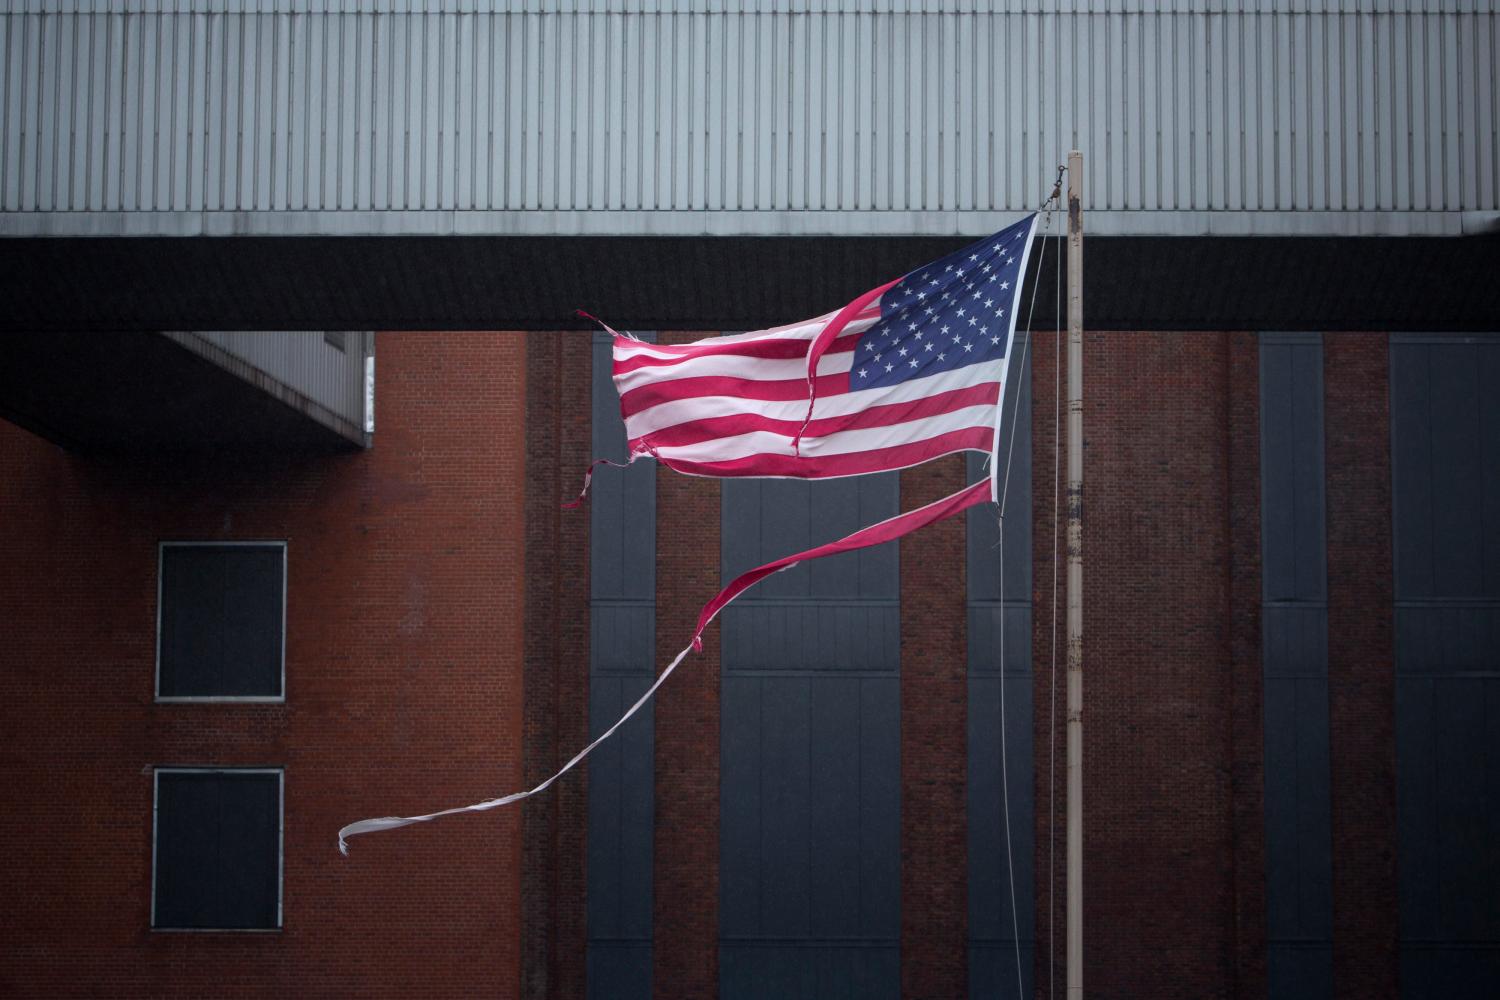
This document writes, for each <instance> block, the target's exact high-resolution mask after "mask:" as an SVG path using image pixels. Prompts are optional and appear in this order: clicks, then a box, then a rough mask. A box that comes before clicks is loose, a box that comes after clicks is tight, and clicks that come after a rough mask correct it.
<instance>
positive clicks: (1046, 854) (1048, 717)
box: [1031, 333, 1068, 1000]
mask: <svg viewBox="0 0 1500 1000" xmlns="http://www.w3.org/2000/svg"><path fill="white" fill-rule="evenodd" d="M1032 336H1033V340H1032V343H1031V579H1032V591H1031V676H1032V686H1031V711H1032V716H1031V717H1032V735H1031V745H1032V755H1033V756H1032V761H1033V768H1034V775H1033V778H1034V782H1035V783H1034V786H1033V797H1032V801H1033V802H1034V803H1035V815H1034V817H1033V819H1034V822H1033V829H1034V830H1035V836H1036V839H1035V841H1034V852H1035V853H1034V854H1033V856H1032V859H1033V860H1032V870H1033V872H1035V877H1034V884H1035V886H1036V901H1035V902H1036V905H1035V909H1034V911H1033V912H1034V919H1035V924H1034V926H1035V927H1036V956H1035V960H1034V961H1033V962H1032V974H1033V976H1034V977H1035V978H1034V991H1033V992H1034V995H1035V996H1036V997H1038V998H1049V1000H1050V998H1053V997H1056V996H1057V995H1059V993H1060V991H1061V990H1062V988H1063V984H1064V982H1065V974H1066V971H1067V970H1066V968H1065V966H1064V965H1063V957H1064V942H1065V941H1066V940H1067V925H1066V919H1067V914H1066V909H1065V907H1066V905H1067V882H1066V879H1065V870H1064V867H1063V866H1064V865H1065V864H1066V861H1067V854H1066V833H1067V826H1066V815H1067V791H1066V785H1067V771H1066V767H1067V742H1066V740H1067V732H1066V725H1065V723H1066V721H1067V716H1066V710H1067V691H1068V689H1067V630H1066V628H1067V627H1066V624H1065V616H1066V612H1067V592H1066V587H1067V576H1066V573H1067V568H1066V549H1065V546H1066V544H1067V541H1066V537H1065V532H1066V525H1065V523H1064V521H1063V518H1065V517H1066V512H1065V508H1064V506H1063V491H1064V490H1065V489H1066V488H1067V474H1068V472H1067V469H1068V465H1067V462H1068V458H1067V452H1066V449H1067V440H1066V438H1064V437H1055V436H1054V435H1056V434H1057V433H1058V432H1059V431H1061V430H1063V429H1064V428H1063V427H1059V423H1062V424H1064V425H1065V424H1066V421H1067V417H1066V414H1065V411H1063V410H1061V409H1060V408H1059V406H1058V404H1059V399H1058V397H1059V396H1062V397H1063V399H1062V401H1061V402H1062V403H1063V405H1066V396H1067V391H1068V389H1067V383H1066V382H1061V381H1059V377H1060V376H1061V375H1062V374H1064V373H1065V372H1066V371H1067V357H1066V353H1065V352H1066V350H1067V343H1066V341H1067V337H1066V336H1063V337H1055V336H1053V335H1052V334H1051V333H1034V334H1033V335H1032ZM1054 490H1055V493H1054ZM1054 501H1055V506H1054ZM1054 531H1055V532H1056V534H1055V535H1054ZM1054 547H1055V554H1056V559H1055V560H1054V558H1053V555H1054ZM1054 563H1055V566H1054ZM1054 568H1055V570H1056V593H1055V595H1054V592H1053V582H1054V581H1053V572H1054ZM1054 601H1055V603H1056V610H1057V614H1056V620H1055V621H1054V616H1053V614H1052V612H1053V604H1054ZM1054 629H1055V631H1056V638H1057V648H1056V656H1055V658H1054V655H1053V653H1054V650H1053V643H1052V640H1053V632H1054ZM1054 750H1055V751H1056V754H1055V756H1054V754H1053V751H1054ZM1053 804H1055V806H1056V808H1055V809H1054V808H1052V806H1053ZM1049 872H1050V878H1049ZM1049 949H1050V952H1049ZM1049 958H1050V961H1049Z"/></svg>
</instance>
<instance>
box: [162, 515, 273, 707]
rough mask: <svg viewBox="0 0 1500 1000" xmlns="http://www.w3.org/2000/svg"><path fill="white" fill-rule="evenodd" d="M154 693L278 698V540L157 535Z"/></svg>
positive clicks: (178, 696)
mask: <svg viewBox="0 0 1500 1000" xmlns="http://www.w3.org/2000/svg"><path fill="white" fill-rule="evenodd" d="M159 583H160V586H159V591H158V597H157V599H158V601H159V605H158V615H159V618H158V621H159V626H158V635H157V677H156V696H157V697H158V698H160V699H176V698H247V699H257V700H280V699H281V698H282V696H283V689H282V652H283V648H284V642H283V631H284V626H285V618H286V601H285V586H286V545H285V544H284V543H282V542H243V543H215V544H200V543H191V542H163V543H162V546H161V562H160V581H159Z"/></svg>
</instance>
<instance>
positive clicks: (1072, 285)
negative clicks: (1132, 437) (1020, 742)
mask: <svg viewBox="0 0 1500 1000" xmlns="http://www.w3.org/2000/svg"><path fill="white" fill-rule="evenodd" d="M1082 195H1083V154H1082V153H1080V152H1079V151H1078V150H1076V149H1075V150H1073V151H1072V152H1070V153H1069V154H1068V944H1067V949H1068V951H1067V954H1068V981H1067V985H1068V992H1067V1000H1082V998H1083V206H1082V203H1081V201H1080V199H1081V198H1082Z"/></svg>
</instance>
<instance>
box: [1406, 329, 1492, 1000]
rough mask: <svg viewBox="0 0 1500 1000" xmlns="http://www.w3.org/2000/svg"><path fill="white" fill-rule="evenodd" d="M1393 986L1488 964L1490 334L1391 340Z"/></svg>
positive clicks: (1467, 987)
mask: <svg viewBox="0 0 1500 1000" xmlns="http://www.w3.org/2000/svg"><path fill="white" fill-rule="evenodd" d="M1390 357H1391V447H1392V453H1393V462H1392V494H1393V501H1394V502H1393V508H1394V509H1393V521H1394V524H1393V526H1392V527H1393V540H1394V545H1395V550H1396V553H1397V563H1396V591H1395V599H1396V644H1395V645H1396V762H1397V772H1396V780H1397V788H1396V793H1397V794H1396V808H1397V837H1398V849H1399V859H1398V864H1397V871H1398V873H1399V878H1400V903H1399V906H1400V933H1401V993H1402V996H1403V997H1408V998H1427V997H1459V998H1468V997H1480V996H1487V995H1488V994H1489V993H1490V992H1492V990H1493V985H1494V983H1495V981H1496V979H1497V977H1500V903H1497V900H1500V840H1497V838H1496V835H1495V831H1496V830H1497V829H1500V796H1497V794H1496V792H1497V789H1500V564H1497V554H1496V553H1497V542H1496V539H1497V537H1500V501H1497V499H1496V495H1495V494H1496V492H1497V491H1500V477H1497V473H1496V471H1495V470H1496V468H1497V467H1500V406H1497V404H1496V402H1495V399H1496V392H1495V390H1494V386H1495V382H1494V381H1493V380H1494V379H1495V378H1497V377H1500V338H1497V337H1494V336H1482V337H1424V336H1417V335H1394V336H1393V337H1392V338H1391V354H1390Z"/></svg>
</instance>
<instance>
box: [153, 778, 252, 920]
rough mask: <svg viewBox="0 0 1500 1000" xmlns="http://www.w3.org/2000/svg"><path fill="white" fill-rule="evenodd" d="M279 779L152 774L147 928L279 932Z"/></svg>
mask: <svg viewBox="0 0 1500 1000" xmlns="http://www.w3.org/2000/svg"><path fill="white" fill-rule="evenodd" d="M281 777H282V773H281V771H279V770H273V769H263V768H255V769H251V768H244V769H229V770H218V769H205V770H199V769H190V768H157V770H156V810H155V812H156V816H155V823H154V830H155V843H154V845H153V851H152V858H153V872H152V897H151V926H152V927H154V928H158V929H162V930H204V929H210V930H275V929H277V928H279V927H281Z"/></svg>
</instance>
